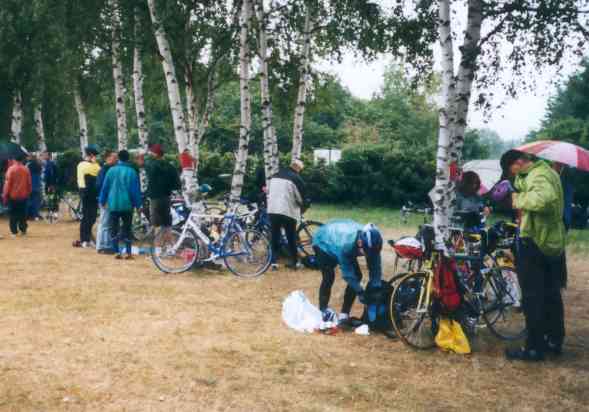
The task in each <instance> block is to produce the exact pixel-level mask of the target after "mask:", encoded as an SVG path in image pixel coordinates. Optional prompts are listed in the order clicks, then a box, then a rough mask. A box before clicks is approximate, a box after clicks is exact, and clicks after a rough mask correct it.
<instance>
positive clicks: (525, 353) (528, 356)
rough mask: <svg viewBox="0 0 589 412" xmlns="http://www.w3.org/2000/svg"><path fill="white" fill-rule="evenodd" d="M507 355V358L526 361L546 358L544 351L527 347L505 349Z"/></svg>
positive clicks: (538, 360) (537, 360)
mask: <svg viewBox="0 0 589 412" xmlns="http://www.w3.org/2000/svg"><path fill="white" fill-rule="evenodd" d="M505 357H506V358H507V360H512V361H524V362H540V361H543V360H544V354H543V353H542V352H538V351H537V350H534V349H525V348H515V349H505Z"/></svg>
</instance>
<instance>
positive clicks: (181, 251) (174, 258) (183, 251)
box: [151, 228, 199, 273]
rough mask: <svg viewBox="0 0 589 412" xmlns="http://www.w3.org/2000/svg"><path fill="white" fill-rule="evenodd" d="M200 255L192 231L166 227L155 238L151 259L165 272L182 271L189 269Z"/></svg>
mask: <svg viewBox="0 0 589 412" xmlns="http://www.w3.org/2000/svg"><path fill="white" fill-rule="evenodd" d="M198 255H199V245H198V242H197V238H196V235H195V234H194V233H193V232H192V231H186V233H184V234H182V232H181V231H178V230H175V229H169V228H165V229H162V230H160V231H159V232H158V233H157V234H156V235H155V237H154V239H153V246H152V248H151V259H152V260H153V263H154V264H155V265H156V266H157V268H158V269H159V270H161V271H162V272H165V273H182V272H186V271H187V270H189V269H190V268H191V267H192V266H193V265H194V263H195V262H196V260H197V258H198Z"/></svg>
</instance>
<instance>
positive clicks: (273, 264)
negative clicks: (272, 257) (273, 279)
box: [270, 263, 278, 272]
mask: <svg viewBox="0 0 589 412" xmlns="http://www.w3.org/2000/svg"><path fill="white" fill-rule="evenodd" d="M270 267H271V268H272V271H273V272H276V271H277V270H278V264H276V263H272V264H271V265H270Z"/></svg>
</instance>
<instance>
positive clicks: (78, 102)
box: [74, 84, 88, 156]
mask: <svg viewBox="0 0 589 412" xmlns="http://www.w3.org/2000/svg"><path fill="white" fill-rule="evenodd" d="M74 104H75V106H76V112H77V113H78V123H79V125H80V151H81V152H82V156H83V155H84V148H85V147H86V146H88V118H87V116H86V108H85V107H84V102H83V101H82V96H81V94H80V85H79V84H76V85H75V86H74Z"/></svg>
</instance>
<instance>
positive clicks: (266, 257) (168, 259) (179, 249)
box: [152, 203, 272, 278]
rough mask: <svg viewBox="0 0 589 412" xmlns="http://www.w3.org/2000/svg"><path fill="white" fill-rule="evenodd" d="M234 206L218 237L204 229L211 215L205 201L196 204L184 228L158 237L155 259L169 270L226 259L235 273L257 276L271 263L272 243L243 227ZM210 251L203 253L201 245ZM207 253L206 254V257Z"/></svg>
mask: <svg viewBox="0 0 589 412" xmlns="http://www.w3.org/2000/svg"><path fill="white" fill-rule="evenodd" d="M236 210H237V207H232V208H231V210H229V211H228V212H227V213H226V214H225V215H224V217H223V224H222V231H221V233H219V238H218V239H214V238H213V239H211V237H210V236H209V234H206V233H204V232H203V230H202V224H203V219H206V218H207V217H208V216H209V215H207V214H206V213H204V212H205V210H204V207H203V205H202V203H200V204H197V205H195V206H194V207H193V208H192V210H191V212H190V215H189V217H188V219H187V220H186V222H185V224H184V226H183V227H182V229H181V230H178V229H173V228H172V229H164V230H161V231H160V232H159V233H158V234H157V235H156V236H155V238H154V242H153V247H152V260H153V262H154V264H155V265H156V266H157V267H158V269H160V270H161V271H162V272H165V273H181V272H185V271H187V270H189V269H190V268H191V267H193V266H194V265H195V264H196V263H197V261H200V263H204V262H214V261H216V260H217V259H222V260H223V262H224V264H225V266H226V267H227V268H228V269H229V270H230V271H231V272H232V273H233V274H235V275H237V276H240V277H248V278H253V277H257V276H260V275H262V274H263V273H264V272H266V270H267V269H268V267H269V266H270V260H271V253H272V252H271V248H270V242H268V239H267V238H266V236H264V234H262V233H261V232H259V231H256V230H253V229H247V228H244V227H242V225H241V223H240V222H239V219H238V218H237V215H236ZM203 247H204V248H206V251H205V252H206V253H204V254H203V253H201V248H203ZM203 256H206V257H205V258H204V259H203V258H202V257H203Z"/></svg>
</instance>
